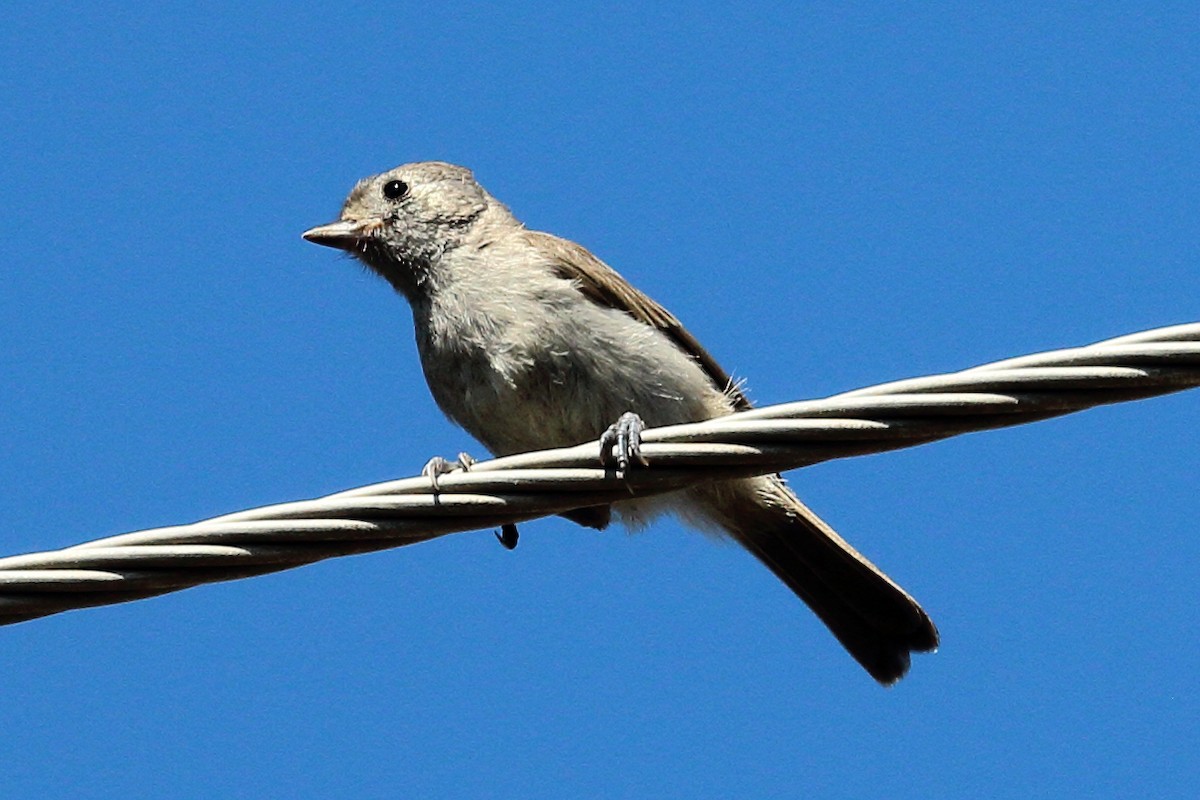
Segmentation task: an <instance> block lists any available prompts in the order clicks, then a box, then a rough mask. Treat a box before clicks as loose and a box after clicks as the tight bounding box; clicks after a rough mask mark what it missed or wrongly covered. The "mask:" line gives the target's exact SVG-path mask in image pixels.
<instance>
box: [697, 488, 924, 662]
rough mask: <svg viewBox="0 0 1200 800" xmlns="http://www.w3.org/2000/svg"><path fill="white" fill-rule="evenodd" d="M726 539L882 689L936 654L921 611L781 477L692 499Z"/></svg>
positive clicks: (699, 494)
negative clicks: (921, 655) (914, 658)
mask: <svg viewBox="0 0 1200 800" xmlns="http://www.w3.org/2000/svg"><path fill="white" fill-rule="evenodd" d="M689 494H691V495H692V497H693V498H695V500H696V501H698V504H699V505H700V506H701V507H702V508H703V509H704V512H703V514H704V516H705V517H706V518H707V519H708V520H709V521H711V522H715V523H716V524H717V525H719V526H720V527H721V528H723V529H724V530H725V531H726V532H728V533H729V534H730V535H731V536H732V537H733V538H734V539H735V540H736V541H737V542H738V543H739V544H741V545H742V546H743V547H745V548H746V549H747V550H749V551H750V552H751V553H753V554H754V556H755V557H756V558H757V559H758V560H759V561H761V562H762V563H763V564H765V565H766V566H767V567H768V568H770V570H771V571H772V572H774V573H775V575H776V576H778V578H779V579H780V580H782V581H783V582H784V583H785V584H787V586H788V588H790V589H791V590H792V591H793V592H795V593H796V595H797V596H799V598H800V599H801V600H803V601H804V602H805V603H807V604H808V607H809V608H811V609H812V610H813V611H814V612H816V614H817V616H818V617H820V618H821V621H822V622H824V623H825V624H826V625H827V626H828V627H829V630H830V631H832V632H833V635H834V636H836V637H837V639H838V641H839V642H841V643H842V646H844V647H845V648H846V649H847V650H848V651H849V652H850V655H852V656H854V658H855V660H856V661H858V663H859V664H861V665H862V666H863V668H864V669H866V670H867V672H869V673H870V674H871V677H873V678H875V680H877V681H879V682H880V683H882V684H884V685H889V684H892V683H895V682H896V681H898V680H899V679H900V678H901V677H903V676H904V673H905V672H907V671H908V665H909V654H910V653H911V652H914V651H916V652H925V651H930V650H935V649H936V648H937V645H938V632H937V628H936V627H934V624H933V622H932V621H931V620H930V619H929V616H928V615H927V614H926V613H925V611H924V610H923V609H922V608H921V606H920V605H919V604H918V603H917V601H916V600H914V599H913V598H912V597H910V596H909V595H908V593H907V592H905V591H904V590H903V589H901V588H900V587H899V586H897V585H896V584H895V583H893V582H892V580H891V579H890V578H888V576H887V575H884V574H883V572H881V571H880V570H879V568H877V567H876V566H875V565H874V564H872V563H871V562H870V561H868V560H867V559H866V558H864V557H863V556H862V555H861V554H860V553H859V552H858V551H856V550H855V549H854V548H853V547H851V546H850V545H849V544H847V543H846V542H845V541H844V540H843V539H842V538H841V537H840V536H838V535H837V534H836V533H835V532H834V531H833V529H832V528H830V527H829V526H828V525H826V524H825V523H824V522H823V521H821V519H820V518H819V517H818V516H817V515H816V514H814V513H813V512H812V511H810V510H809V509H808V507H807V506H805V505H804V504H803V503H801V502H800V500H799V498H797V497H796V496H795V495H794V494H793V493H792V492H791V491H790V490H789V489H788V488H787V487H786V486H785V485H784V483H783V480H782V479H781V478H779V477H778V476H774V475H771V476H764V477H761V478H750V479H746V480H737V481H727V482H722V483H716V484H710V485H707V486H702V487H698V488H696V489H693V490H691V491H690V492H689Z"/></svg>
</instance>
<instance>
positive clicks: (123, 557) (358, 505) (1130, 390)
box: [0, 323, 1200, 625]
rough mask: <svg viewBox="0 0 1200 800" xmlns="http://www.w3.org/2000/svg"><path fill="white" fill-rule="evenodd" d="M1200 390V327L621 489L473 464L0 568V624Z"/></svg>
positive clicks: (623, 483) (562, 457)
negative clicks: (436, 477)
mask: <svg viewBox="0 0 1200 800" xmlns="http://www.w3.org/2000/svg"><path fill="white" fill-rule="evenodd" d="M1198 385H1200V323H1192V324H1187V325H1176V326H1172V327H1167V328H1158V329H1155V330H1150V331H1145V332H1143V333H1136V334H1131V335H1128V336H1121V337H1118V338H1116V339H1109V340H1107V341H1103V342H1099V343H1097V344H1093V345H1089V346H1086V347H1079V348H1073V349H1069V350H1055V351H1050V352H1046V353H1040V354H1036V355H1029V356H1022V357H1019V358H1011V359H1006V360H1004V361H997V362H994V363H991V364H985V365H983V366H979V367H974V368H972V369H967V370H964V371H962V372H954V373H949V374H945V375H934V376H929V377H923V378H911V379H908V380H901V381H895V382H892V383H884V384H880V385H878V386H871V387H868V388H865V389H859V390H856V391H852V392H846V393H843V394H838V395H834V396H832V397H828V398H825V399H822V400H807V401H802V402H796V403H784V404H782V405H775V406H767V407H763V408H758V409H754V410H752V411H746V412H742V413H738V414H733V415H730V416H728V417H722V418H719V419H715V420H709V421H707V422H700V423H692V424H687V425H673V426H669V427H663V428H655V429H648V430H646V431H645V432H644V434H643V447H642V452H643V454H644V455H645V456H646V458H648V459H649V461H650V466H649V467H646V468H638V469H637V470H636V471H633V472H630V473H629V474H626V475H619V474H616V473H614V472H613V471H612V470H605V469H604V468H603V467H602V466H601V465H600V461H599V458H598V455H599V454H598V449H597V445H596V444H595V443H590V444H583V445H579V446H576V447H568V448H560V449H555V450H542V451H538V452H534V453H525V454H521V455H516V456H508V457H505V458H498V459H494V460H491V461H483V462H478V463H476V464H474V465H473V466H472V467H471V471H470V472H456V473H451V474H449V475H445V476H443V477H441V478H440V479H439V480H438V486H437V490H436V491H434V489H433V487H432V486H431V484H430V481H429V479H428V478H423V477H414V478H406V479H403V480H395V481H388V482H385V483H377V484H374V485H371V486H364V487H361V488H358V489H351V490H349V491H344V492H339V493H337V494H332V495H328V496H326V497H322V498H318V499H315V500H304V501H299V502H293V503H283V504H279V505H272V506H264V507H262V508H255V509H250V510H247V511H241V512H238V513H235V514H225V515H223V516H219V517H214V518H212V519H209V520H204V521H203V522H196V523H193V524H191V525H176V526H171V527H166V528H154V529H151V530H144V531H138V532H136V533H126V534H122V535H119V536H112V537H108V538H105V539H98V540H96V541H92V542H87V543H85V544H80V545H76V546H74V547H68V548H65V549H62V550H53V551H47V552H41V553H29V554H26V555H18V556H10V557H8V558H0V625H5V624H11V623H14V622H22V621H25V620H29V619H34V618H37V617H42V616H47V615H50V614H56V613H58V612H60V611H67V610H70V609H74V608H84V607H88V606H98V605H107V604H110V603H121V602H126V601H129V600H136V599H140V598H144V597H152V596H155V595H159V594H165V593H167V592H173V591H178V590H180V589H186V588H189V587H192V586H197V585H200V584H204V583H212V582H216V581H227V580H234V579H237V578H248V577H251V576H253V575H262V574H266V573H269V572H277V571H279V570H284V569H290V568H292V567H298V566H301V565H303V564H310V563H313V562H315V561H320V560H322V559H326V558H332V557H334V556H344V555H353V554H358V553H366V552H371V551H375V550H384V549H387V548H391V547H400V546H403V545H407V544H414V543H416V542H423V541H426V540H429V539H433V538H436V537H438V536H445V535H446V534H449V533H456V532H460V531H468V530H475V529H479V528H487V527H494V526H498V525H501V524H503V523H506V522H522V521H525V520H529V519H533V518H536V517H541V516H546V515H548V514H554V513H558V512H562V511H567V510H569V509H573V508H581V507H585V506H596V505H603V504H606V503H611V502H614V501H618V500H622V499H628V498H629V497H630V496H633V495H637V496H645V495H653V494H661V493H664V492H670V491H673V490H676V489H680V488H682V487H686V486H689V485H692V484H695V483H699V482H702V481H710V480H717V479H722V478H730V477H739V476H747V475H758V474H764V473H769V472H778V471H782V470H787V469H794V468H797V467H803V466H808V465H811V464H816V463H819V462H822V461H828V460H830V459H835V458H845V457H848V456H856V455H864V454H867V453H877V452H883V451H887V450H896V449H899V448H903V447H912V446H914V445H918V444H923V443H925V442H931V441H935V440H939V439H945V438H948V437H950V436H956V435H958V434H961V433H968V432H971V431H980V430H989V429H993V428H1001V427H1007V426H1011V425H1020V424H1023V423H1027V422H1034V421H1036V420H1042V419H1047V418H1050V417H1055V416H1060V415H1062V414H1069V413H1072V412H1074V411H1080V410H1083V409H1085V408H1090V407H1092V406H1097V405H1104V404H1108V403H1119V402H1125V401H1128V400H1138V399H1142V398H1146V397H1153V396H1156V395H1161V394H1168V393H1171V392H1176V391H1180V390H1182V389H1188V388H1191V387H1195V386H1198Z"/></svg>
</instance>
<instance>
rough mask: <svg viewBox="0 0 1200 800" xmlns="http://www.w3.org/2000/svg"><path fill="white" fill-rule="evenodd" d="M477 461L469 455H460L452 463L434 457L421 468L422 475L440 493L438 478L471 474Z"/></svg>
mask: <svg viewBox="0 0 1200 800" xmlns="http://www.w3.org/2000/svg"><path fill="white" fill-rule="evenodd" d="M474 463H475V459H474V458H472V457H471V455H470V454H469V453H459V454H458V458H456V459H455V460H454V461H451V460H450V459H448V458H442V457H441V456H434V457H433V458H431V459H429V460H428V461H426V462H425V466H424V467H422V468H421V475H422V476H424V477H426V478H429V485H430V486H432V487H433V491H434V492H437V491H438V478H440V477H441V476H443V475H449V474H450V473H451V472H458V471H459V470H461V471H463V472H470V471H471V467H472V465H474Z"/></svg>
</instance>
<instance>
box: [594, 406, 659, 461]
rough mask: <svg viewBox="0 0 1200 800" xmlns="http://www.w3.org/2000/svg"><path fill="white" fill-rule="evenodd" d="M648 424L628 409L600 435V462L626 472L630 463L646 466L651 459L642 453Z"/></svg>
mask: <svg viewBox="0 0 1200 800" xmlns="http://www.w3.org/2000/svg"><path fill="white" fill-rule="evenodd" d="M645 427H646V424H645V423H644V422H642V418H641V417H639V416H638V415H637V414H635V413H633V412H632V411H626V412H625V413H624V414H622V415H621V416H620V418H619V419H618V420H617V421H616V422H614V423H613V424H612V425H609V426H608V430H606V431H605V432H604V433H603V434H601V435H600V463H601V464H603V465H604V466H605V467H608V468H610V469H611V468H613V467H615V468H616V469H618V470H620V471H621V472H625V471H626V470H628V469H629V466H630V464H636V465H638V466H642V467H645V466H647V465H649V463H650V462H649V461H647V460H646V457H645V456H643V455H642V430H643V429H644V428H645Z"/></svg>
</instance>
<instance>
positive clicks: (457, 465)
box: [421, 453, 521, 550]
mask: <svg viewBox="0 0 1200 800" xmlns="http://www.w3.org/2000/svg"><path fill="white" fill-rule="evenodd" d="M474 464H475V459H474V458H473V457H472V456H471V454H470V453H459V454H458V458H457V459H455V460H454V461H450V460H449V459H446V458H442V457H441V456H434V457H433V458H431V459H429V460H428V461H426V462H425V466H424V467H423V468H422V469H421V474H422V475H424V476H425V477H426V478H429V483H430V485H431V486H433V493H434V495H435V496H436V495H437V491H438V478H439V477H441V476H442V475H448V474H449V473H451V472H458V471H459V470H462V471H463V472H470V471H471V467H472V466H473V465H474ZM495 536H496V541H498V542H500V544H502V545H504V548H505V549H506V550H512V549H514V548H516V546H517V540H518V539H519V538H520V537H521V534H520V533H519V532H518V531H517V526H516V524H515V523H512V522H506V523H504V524H503V525H501V526H500V532H499V533H497V534H495Z"/></svg>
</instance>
